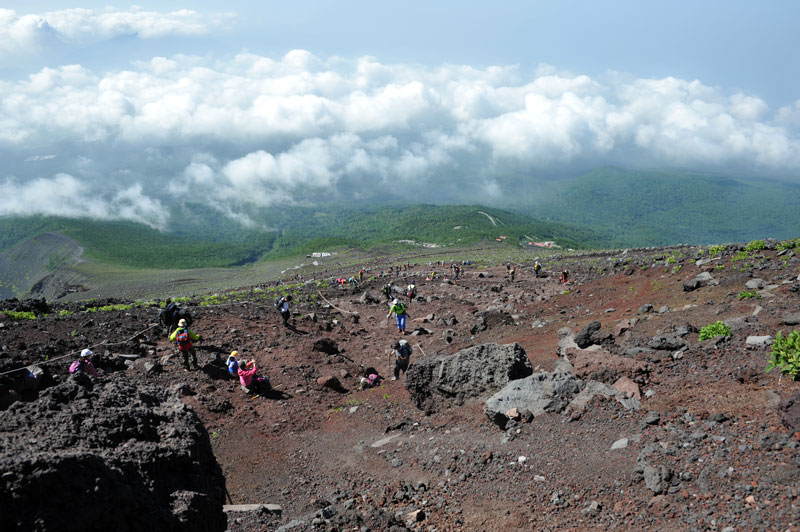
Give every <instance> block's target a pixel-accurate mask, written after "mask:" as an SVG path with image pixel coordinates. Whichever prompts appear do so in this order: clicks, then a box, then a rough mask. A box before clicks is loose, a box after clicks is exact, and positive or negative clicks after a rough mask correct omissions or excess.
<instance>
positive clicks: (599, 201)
mask: <svg viewBox="0 0 800 532" xmlns="http://www.w3.org/2000/svg"><path fill="white" fill-rule="evenodd" d="M548 188H549V189H548V191H547V193H546V194H544V195H543V196H542V197H540V199H539V200H538V201H537V202H535V203H534V204H532V205H531V207H530V208H529V209H525V210H526V212H527V213H528V214H531V215H532V216H534V217H535V218H538V219H544V220H551V221H558V222H563V223H571V224H576V225H582V226H586V227H589V228H591V229H593V230H594V231H596V232H598V233H599V239H600V241H602V242H606V243H607V244H608V245H611V246H625V247H627V246H658V245H668V244H676V243H684V242H685V243H692V244H709V243H719V242H744V241H749V240H753V239H756V238H765V237H774V238H779V239H782V238H791V237H796V236H797V235H798V234H800V211H799V210H798V209H797V208H796V205H797V204H798V202H800V186H798V185H795V184H791V183H784V182H776V181H763V180H761V181H755V180H748V181H743V180H735V179H730V178H724V177H716V176H706V175H693V174H679V173H672V172H637V171H627V170H622V169H618V168H603V169H600V170H596V171H594V172H591V173H589V174H587V175H585V176H582V177H578V178H574V179H568V180H562V181H558V182H554V183H552V184H550V185H549V187H548Z"/></svg>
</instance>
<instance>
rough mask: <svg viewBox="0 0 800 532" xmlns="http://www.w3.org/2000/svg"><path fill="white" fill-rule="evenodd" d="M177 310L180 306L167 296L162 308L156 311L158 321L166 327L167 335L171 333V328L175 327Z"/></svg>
mask: <svg viewBox="0 0 800 532" xmlns="http://www.w3.org/2000/svg"><path fill="white" fill-rule="evenodd" d="M178 310H180V307H178V305H177V304H175V303H173V302H172V299H170V298H167V301H166V302H165V306H164V308H163V309H161V312H159V313H158V321H159V322H160V323H161V324H162V325H165V326H166V327H167V335H169V334H171V333H172V329H174V328H175V324H176V323H177V321H178V318H177V314H178Z"/></svg>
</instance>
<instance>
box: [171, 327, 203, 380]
mask: <svg viewBox="0 0 800 532" xmlns="http://www.w3.org/2000/svg"><path fill="white" fill-rule="evenodd" d="M200 340H201V337H200V335H199V334H195V333H194V332H192V331H190V330H189V329H188V327H187V325H186V320H185V319H181V320H180V321H179V322H178V328H177V329H175V330H174V331H172V334H171V335H169V341H170V342H175V347H177V348H178V351H180V352H181V354H183V369H185V370H186V371H189V355H192V365H193V366H194V368H195V369H199V368H200V366H198V365H197V353H196V352H195V350H194V346H193V345H192V342H193V341H195V342H197V341H200Z"/></svg>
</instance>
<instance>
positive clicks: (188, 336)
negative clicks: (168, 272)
mask: <svg viewBox="0 0 800 532" xmlns="http://www.w3.org/2000/svg"><path fill="white" fill-rule="evenodd" d="M441 264H442V265H444V262H443V261H442V262H441ZM466 264H469V262H468V261H467V262H466ZM453 266H454V264H451V268H452V267H453ZM455 268H458V266H457V265H456V266H455ZM403 269H406V266H405V265H404V266H403ZM398 270H400V267H397V268H396V269H395V271H398ZM453 271H454V273H455V272H458V273H460V271H459V270H457V269H454V270H453ZM506 272H507V275H508V276H509V277H510V278H511V280H512V281H513V280H514V277H515V274H516V273H517V268H516V267H512V265H511V263H507V264H506ZM458 273H456V276H457V275H458ZM533 273H534V276H535V277H537V278H538V277H540V276H542V275H543V274H544V272H543V268H542V265H541V263H540V262H539V261H538V260H537V261H535V263H534V265H533ZM431 277H432V278H433V277H435V273H433V274H431ZM363 278H364V269H361V270H359V272H358V280H356V279H355V278H353V277H351V278H350V279H349V280H348V281H352V282H354V283H356V284H357V283H358V282H360V281H363ZM568 280H569V270H567V269H564V270H562V271H561V278H560V281H561V283H567V282H568ZM395 292H397V293H401V292H402V290H401V289H397V288H395V287H394V286H393V285H392V283H391V282H388V283H386V284H385V285H383V287H382V293H383V294H384V296H385V297H386V299H387V300H389V301H390V302H389V312H388V313H387V314H386V319H389V318H390V317H391V316H392V314H394V316H395V321H396V324H397V331H398V333H399V334H401V335H407V334H408V332H407V331H406V322H407V320H408V310H407V308H406V305H405V304H404V303H402V302H401V301H400V300H399V299H398V298H397V297H395ZM405 295H406V296H407V297H408V299H409V301H412V302H413V301H414V299H415V298H416V296H417V286H416V282H415V281H414V280H413V279H412V280H411V282H410V284H409V285H408V286H407V287H406V290H405ZM291 303H292V296H291V295H288V294H287V295H285V296H282V297H279V298H278V299H276V300H275V308H276V309H277V310H278V311H279V313H280V315H281V319H282V320H283V325H284V326H285V327H289V328H292V327H291V325H290V323H289V320H290V318H291V310H290V309H291ZM158 318H159V322H160V323H161V324H162V325H163V326H165V327H166V329H167V334H168V338H169V341H170V342H173V343H174V345H175V348H176V349H177V351H178V352H179V353H180V354H181V357H182V359H181V362H182V366H183V368H184V370H186V371H189V369H190V362H191V367H193V368H194V369H199V365H198V361H197V353H196V351H195V347H194V342H199V341H202V337H201V336H200V335H199V334H197V333H195V332H194V331H192V330H191V329H190V328H189V326H190V325H191V322H192V318H191V314H190V313H189V311H188V310H185V309H182V308H181V307H180V306H179V305H178V304H177V303H175V302H173V301H172V300H171V299H167V300H166V301H165V305H164V308H163V309H162V310H161V311H160V312H159V316H158ZM391 353H392V355H393V357H394V368H393V377H392V380H396V379H399V378H400V375H401V373H404V372H406V371H407V370H408V367H409V361H410V357H411V353H412V348H411V345H410V344H409V343H408V342H407V341H406V340H404V339H400V340H397V341H396V342H394V343H393V344H392V346H391ZM93 355H94V353H93V352H92V351H91V350H90V349H88V348H87V349H83V350H82V351H81V353H80V356H79V357H78V358H77V359H76V360H74V361H73V362H72V363H71V365H70V367H69V373H70V374H76V373H85V374H87V375H89V376H92V377H97V376H98V372H97V370H96V369H95V367H94V364H93V363H92V357H93ZM216 360H217V362H221V360H220V358H219V353H217V358H216ZM225 364H226V366H227V369H228V372H229V373H230V375H232V376H233V377H235V378H238V379H239V382H240V384H241V387H242V390H244V391H245V392H246V393H248V394H255V395H258V394H260V393H265V392H268V391H269V390H271V388H272V387H271V384H270V381H269V378H267V377H266V376H264V375H262V376H259V375H258V373H257V371H258V370H257V367H256V361H255V359H250V360H249V361H246V362H245V361H243V359H242V358H241V356H240V355H239V352H238V351H235V350H234V351H232V352H231V354H230V355H229V356H228V358H227V360H226V361H225ZM382 380H383V379H382V377H381V376H380V374H379V373H378V372H377V371H375V370H374V369H373V368H368V371H367V372H365V374H364V376H363V377H361V379H360V383H359V387H360V388H361V389H364V388H372V387H375V386H378V385H380V383H381V382H382Z"/></svg>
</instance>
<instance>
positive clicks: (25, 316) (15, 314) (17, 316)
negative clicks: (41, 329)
mask: <svg viewBox="0 0 800 532" xmlns="http://www.w3.org/2000/svg"><path fill="white" fill-rule="evenodd" d="M0 314H5V315H6V316H8V317H9V318H11V319H12V320H35V319H36V314H34V313H33V312H19V311H16V310H3V311H0Z"/></svg>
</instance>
